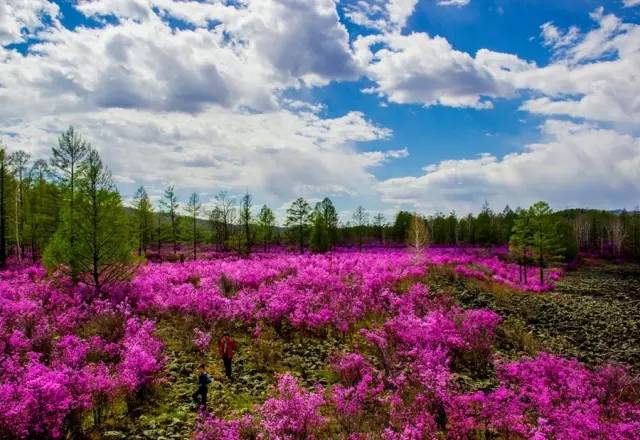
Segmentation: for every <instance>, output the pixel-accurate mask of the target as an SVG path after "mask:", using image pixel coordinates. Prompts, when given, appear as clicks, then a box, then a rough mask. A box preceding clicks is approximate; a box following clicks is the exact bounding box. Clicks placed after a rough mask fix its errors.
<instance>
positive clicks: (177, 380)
mask: <svg viewBox="0 0 640 440" xmlns="http://www.w3.org/2000/svg"><path fill="white" fill-rule="evenodd" d="M203 257H204V258H202V259H200V260H194V261H186V262H184V263H180V262H165V263H148V264H146V265H144V266H141V267H139V268H138V270H137V274H136V276H135V277H134V278H133V279H132V280H131V281H130V282H123V283H120V284H118V285H114V286H112V287H111V288H110V289H109V290H108V291H104V292H101V293H99V294H98V293H96V291H95V289H93V288H91V287H89V286H84V285H82V284H80V285H79V286H77V287H74V286H73V284H72V283H71V280H70V279H69V278H68V276H67V275H65V274H62V273H60V274H51V275H49V276H47V274H46V272H45V271H44V270H43V269H42V268H40V267H38V266H37V265H36V266H26V267H16V268H14V269H10V270H5V271H3V272H2V273H1V274H0V280H1V281H0V283H1V284H0V297H1V298H2V316H1V323H2V326H1V329H2V335H1V337H0V343H1V344H2V345H1V347H2V353H3V357H2V362H1V363H0V375H1V377H2V379H3V381H2V385H1V386H0V392H1V393H2V397H3V398H2V415H1V416H0V417H1V418H2V419H1V422H2V423H1V424H0V426H2V430H3V431H2V435H3V436H4V437H8V438H28V437H33V436H45V437H52V438H62V437H64V436H72V437H80V436H87V437H111V438H119V437H122V438H124V437H125V436H126V437H132V438H159V437H166V438H185V437H189V436H195V438H198V439H218V438H228V439H243V438H247V439H248V438H265V439H280V438H282V439H289V438H291V439H297V438H300V439H302V438H350V439H358V438H361V439H369V438H384V439H423V438H437V437H440V438H460V439H464V438H489V437H492V438H541V439H542V438H588V437H594V436H596V437H598V436H600V437H602V436H604V437H605V438H621V439H633V438H638V432H639V430H640V422H639V420H640V404H639V395H638V392H639V388H638V386H639V384H638V380H637V377H636V376H634V375H633V374H632V373H631V372H629V371H628V370H627V369H626V367H623V366H619V365H612V364H606V363H605V364H600V363H597V362H595V363H593V364H594V365H588V364H585V363H582V362H580V361H577V360H572V359H570V358H567V357H562V356H557V355H555V354H548V353H545V352H544V351H540V352H539V351H538V350H536V351H531V352H530V353H527V352H526V350H525V351H524V352H521V353H517V354H516V353H515V352H514V351H511V352H505V350H503V347H502V345H503V342H504V341H503V340H504V334H505V331H508V330H509V324H510V322H511V320H512V319H513V316H511V315H509V314H506V313H504V309H501V308H500V307H498V306H496V303H490V302H485V303H484V304H482V305H479V304H476V305H473V304H472V303H471V302H469V301H468V298H466V299H467V300H465V297H464V294H461V293H460V291H458V292H456V286H458V288H459V287H460V286H461V285H465V286H467V287H468V286H476V287H478V286H482V289H484V290H483V291H485V292H492V291H499V290H500V289H503V290H505V291H508V292H511V294H514V295H515V294H517V295H524V296H526V297H541V296H545V295H549V294H545V293H540V291H542V290H549V289H551V288H552V287H553V285H554V283H559V284H560V285H562V283H564V282H565V281H564V280H563V279H562V278H561V277H562V271H559V270H548V271H547V274H548V277H547V279H545V283H544V285H537V284H535V281H531V280H535V279H536V277H531V278H529V281H528V282H527V283H524V282H520V281H519V272H518V267H517V265H515V264H514V263H512V262H511V261H510V260H509V259H508V258H507V255H506V252H505V250H504V249H494V250H489V249H481V248H431V249H428V250H423V252H421V253H418V254H417V253H416V252H408V251H406V250H402V249H391V250H381V249H375V250H370V251H364V252H358V251H342V252H332V253H327V254H303V255H296V254H289V253H284V252H282V253H273V254H255V255H253V256H252V257H250V258H239V257H237V256H226V257H220V256H216V258H206V256H205V255H203ZM568 277H569V278H570V277H571V274H569V275H568ZM487 294H488V293H487ZM467 295H469V294H468V293H467ZM551 295H553V294H551ZM503 296H504V295H503ZM494 297H495V298H497V297H498V296H497V295H495V294H494ZM476 301H478V300H477V299H476ZM505 319H506V320H507V321H508V322H505ZM505 324H507V325H506V326H505ZM222 332H230V333H231V334H232V335H233V336H234V338H236V340H237V341H238V345H239V348H238V358H237V359H236V373H235V376H234V380H233V381H232V382H228V381H227V380H226V379H224V375H223V373H222V368H221V365H220V361H219V359H218V357H217V353H216V350H215V347H214V345H215V344H214V342H215V340H216V339H217V338H218V337H219V336H220V335H221V333H222ZM512 340H513V338H512ZM203 361H204V362H205V364H206V365H207V368H208V369H209V371H210V372H211V373H212V375H213V378H214V383H213V385H212V390H211V393H210V396H209V402H210V411H208V412H207V413H194V412H193V408H192V407H191V406H190V394H191V393H192V392H193V383H194V380H195V379H194V375H195V369H196V365H197V364H198V363H200V362H203Z"/></svg>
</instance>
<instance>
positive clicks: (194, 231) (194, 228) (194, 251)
mask: <svg viewBox="0 0 640 440" xmlns="http://www.w3.org/2000/svg"><path fill="white" fill-rule="evenodd" d="M195 259H196V216H195V214H194V215H193V260H194V261H195Z"/></svg>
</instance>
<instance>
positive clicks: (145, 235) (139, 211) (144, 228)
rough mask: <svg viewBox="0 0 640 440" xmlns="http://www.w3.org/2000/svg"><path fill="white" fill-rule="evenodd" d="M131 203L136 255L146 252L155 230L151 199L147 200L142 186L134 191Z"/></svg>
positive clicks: (147, 197)
mask: <svg viewBox="0 0 640 440" xmlns="http://www.w3.org/2000/svg"><path fill="white" fill-rule="evenodd" d="M133 205H134V209H135V225H134V231H135V233H136V242H137V247H138V255H144V254H145V253H146V252H147V247H148V246H149V244H150V243H151V240H152V239H153V236H154V232H155V231H154V228H155V218H154V217H155V215H154V213H153V206H152V205H151V200H149V196H148V195H147V191H145V189H144V186H141V187H140V188H138V190H137V191H136V195H135V196H134V198H133Z"/></svg>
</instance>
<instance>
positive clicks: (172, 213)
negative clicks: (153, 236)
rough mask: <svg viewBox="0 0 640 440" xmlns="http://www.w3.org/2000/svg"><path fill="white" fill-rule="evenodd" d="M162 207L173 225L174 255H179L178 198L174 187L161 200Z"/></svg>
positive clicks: (170, 187) (171, 186)
mask: <svg viewBox="0 0 640 440" xmlns="http://www.w3.org/2000/svg"><path fill="white" fill-rule="evenodd" d="M160 206H162V209H163V210H164V214H165V215H166V216H167V217H169V220H170V225H171V241H172V242H173V255H176V254H177V253H178V208H179V206H180V205H179V204H178V196H177V195H176V192H175V189H174V187H173V185H169V186H168V187H167V188H166V189H165V190H164V194H163V196H162V200H160Z"/></svg>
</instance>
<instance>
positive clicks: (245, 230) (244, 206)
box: [239, 191, 253, 255]
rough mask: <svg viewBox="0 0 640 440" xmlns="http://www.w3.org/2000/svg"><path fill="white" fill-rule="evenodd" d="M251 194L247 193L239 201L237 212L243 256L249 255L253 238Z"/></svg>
mask: <svg viewBox="0 0 640 440" xmlns="http://www.w3.org/2000/svg"><path fill="white" fill-rule="evenodd" d="M251 222H252V215H251V194H249V192H248V191H247V192H246V193H245V195H244V196H242V199H241V200H240V211H239V223H240V228H242V244H243V246H242V248H243V250H242V252H243V253H244V254H245V255H249V254H250V253H251V246H252V244H253V237H252V234H251Z"/></svg>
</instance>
